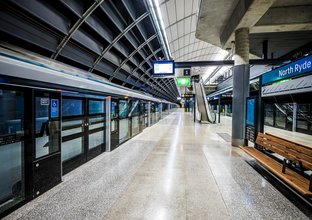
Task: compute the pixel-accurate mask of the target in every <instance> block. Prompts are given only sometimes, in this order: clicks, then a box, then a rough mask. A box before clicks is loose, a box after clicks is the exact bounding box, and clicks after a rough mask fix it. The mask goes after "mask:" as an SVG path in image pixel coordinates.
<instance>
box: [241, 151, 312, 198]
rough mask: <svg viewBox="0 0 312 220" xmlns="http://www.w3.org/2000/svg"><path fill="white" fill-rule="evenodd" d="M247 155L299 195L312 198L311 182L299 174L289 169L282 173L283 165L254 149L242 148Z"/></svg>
mask: <svg viewBox="0 0 312 220" xmlns="http://www.w3.org/2000/svg"><path fill="white" fill-rule="evenodd" d="M241 149H243V150H244V151H245V152H246V153H248V154H249V155H250V156H252V157H254V158H255V159H256V160H257V161H259V162H260V163H261V164H262V165H263V166H264V167H266V168H267V169H268V170H270V171H271V172H272V173H274V174H275V175H276V176H278V177H279V178H280V179H282V180H284V181H285V182H286V183H287V184H288V185H290V186H291V187H293V188H294V189H296V190H297V191H298V192H299V193H301V194H303V195H305V196H309V197H311V196H312V192H311V191H309V181H308V180H307V179H306V178H304V177H303V176H301V175H299V174H298V173H296V172H294V171H292V170H290V169H287V170H286V173H285V174H284V173H282V164H280V163H279V162H277V161H275V160H274V159H272V158H270V157H269V156H267V155H265V154H264V153H262V152H260V151H259V150H257V149H255V148H253V147H241Z"/></svg>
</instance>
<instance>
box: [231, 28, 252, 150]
mask: <svg viewBox="0 0 312 220" xmlns="http://www.w3.org/2000/svg"><path fill="white" fill-rule="evenodd" d="M249 75H250V68H249V28H241V29H238V30H236V31H235V55H234V67H233V107H232V145H233V146H239V145H244V144H245V118H246V98H247V97H248V96H249Z"/></svg>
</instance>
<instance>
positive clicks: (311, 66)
mask: <svg viewBox="0 0 312 220" xmlns="http://www.w3.org/2000/svg"><path fill="white" fill-rule="evenodd" d="M307 72H312V56H307V57H304V58H303V59H300V60H297V61H295V62H293V63H289V64H286V65H284V66H281V67H279V68H276V69H274V70H272V71H270V72H267V73H264V74H263V75H262V85H265V84H269V83H272V82H275V81H279V80H282V79H286V78H291V77H294V76H298V75H301V74H304V73H307Z"/></svg>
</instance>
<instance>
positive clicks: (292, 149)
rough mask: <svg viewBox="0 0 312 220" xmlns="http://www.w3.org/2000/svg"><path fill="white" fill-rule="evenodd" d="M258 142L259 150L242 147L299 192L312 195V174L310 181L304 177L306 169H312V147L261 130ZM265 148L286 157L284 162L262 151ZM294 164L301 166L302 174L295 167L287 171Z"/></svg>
mask: <svg viewBox="0 0 312 220" xmlns="http://www.w3.org/2000/svg"><path fill="white" fill-rule="evenodd" d="M256 144H257V148H258V149H259V150H257V149H255V148H252V147H242V149H243V150H244V151H245V152H246V153H248V154H249V155H251V156H252V157H254V158H255V159H256V160H258V161H259V162H260V163H261V164H262V165H264V166H265V167H266V168H267V169H269V170H270V171H271V172H272V173H274V174H275V175H277V176H278V177H279V178H281V179H282V180H284V181H285V182H286V183H287V184H289V185H290V186H292V187H293V188H294V189H296V190H297V191H298V192H300V193H301V194H303V195H305V196H312V175H310V181H309V180H308V179H307V178H305V177H304V170H305V169H308V170H312V148H309V147H307V146H304V145H301V144H298V143H295V142H292V141H288V140H285V139H283V138H280V137H277V136H274V135H272V134H268V133H264V134H263V133H261V132H259V133H258V135H257V139H256ZM264 149H266V150H269V151H271V152H274V153H276V154H278V155H280V156H282V157H284V160H283V164H281V163H280V162H278V161H277V160H275V159H273V158H272V157H270V156H268V155H267V154H265V153H264V152H262V151H261V150H264ZM293 165H295V166H299V168H300V172H301V174H300V172H296V171H295V169H287V171H286V168H287V167H290V166H293Z"/></svg>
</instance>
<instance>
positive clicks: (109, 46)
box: [89, 12, 150, 72]
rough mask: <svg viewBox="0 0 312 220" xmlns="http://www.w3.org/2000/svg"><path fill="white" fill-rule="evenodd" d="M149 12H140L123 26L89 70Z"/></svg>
mask: <svg viewBox="0 0 312 220" xmlns="http://www.w3.org/2000/svg"><path fill="white" fill-rule="evenodd" d="M149 14H150V13H149V12H145V13H144V14H142V15H141V16H140V17H138V18H137V19H136V20H135V21H134V22H132V23H131V24H130V25H129V26H127V27H126V28H125V30H123V32H121V33H120V34H119V35H118V36H117V37H116V38H115V39H114V40H113V41H112V42H111V44H110V45H108V47H106V48H105V49H104V50H103V51H102V53H101V55H100V56H99V57H98V58H97V59H96V60H95V61H94V63H93V64H92V67H91V68H90V69H89V72H92V71H93V70H94V68H95V66H96V65H98V64H99V63H100V61H101V60H102V59H103V58H104V56H105V54H106V53H107V52H108V51H109V50H110V49H112V48H113V47H114V45H115V44H116V43H117V42H118V41H119V40H120V39H121V38H122V37H123V36H125V35H126V34H127V33H128V32H129V31H130V30H131V29H132V28H133V27H134V26H136V25H137V24H138V23H140V22H141V21H142V20H143V19H144V18H146V17H147V16H149Z"/></svg>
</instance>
